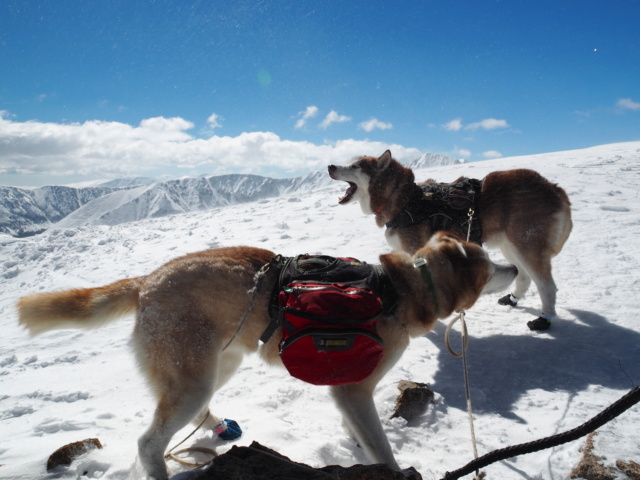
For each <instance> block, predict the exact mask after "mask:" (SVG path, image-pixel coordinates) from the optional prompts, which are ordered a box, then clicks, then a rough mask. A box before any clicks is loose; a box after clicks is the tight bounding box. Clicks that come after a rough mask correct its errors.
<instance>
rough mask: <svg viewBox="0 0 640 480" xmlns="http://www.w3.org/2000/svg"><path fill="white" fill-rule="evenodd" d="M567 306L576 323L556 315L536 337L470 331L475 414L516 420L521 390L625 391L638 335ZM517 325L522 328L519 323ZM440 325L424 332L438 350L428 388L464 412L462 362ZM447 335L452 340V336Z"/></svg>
mask: <svg viewBox="0 0 640 480" xmlns="http://www.w3.org/2000/svg"><path fill="white" fill-rule="evenodd" d="M569 311H570V313H571V314H572V315H574V316H575V318H576V320H577V321H576V320H562V319H556V320H554V322H553V327H552V328H551V329H550V330H548V331H547V332H546V333H545V334H544V335H527V334H523V335H493V336H490V337H486V338H475V337H473V334H472V333H470V336H469V347H468V350H467V363H468V372H469V383H470V391H471V399H472V404H473V410H474V411H475V412H484V413H496V414H499V415H501V416H503V417H506V418H512V419H514V420H516V421H520V422H523V420H522V419H521V418H520V417H519V416H518V415H517V414H516V413H515V412H514V411H513V410H514V405H515V403H516V402H517V401H518V400H519V399H520V397H521V396H522V395H524V394H525V393H526V392H527V391H528V390H533V389H541V390H544V391H547V392H554V391H560V392H567V393H569V394H577V393H578V392H581V391H584V390H585V389H587V388H588V387H590V386H598V385H600V386H602V387H606V388H611V389H620V390H625V391H626V390H629V389H631V388H633V387H634V386H635V385H637V384H638V382H639V380H640V333H638V332H636V331H634V330H630V329H628V328H624V327H620V326H618V325H615V324H612V323H609V321H608V320H607V319H606V318H605V317H603V316H601V315H598V314H597V313H594V312H588V311H583V310H569ZM472 323H473V322H472V321H469V320H467V326H468V329H469V330H470V331H471V332H473V330H474V329H476V328H482V326H481V325H472ZM522 327H523V329H526V328H527V327H526V324H525V323H524V322H522ZM445 328H446V327H445V325H444V324H443V323H442V322H440V323H438V326H437V327H436V329H435V332H432V333H431V334H429V335H427V338H428V339H429V340H430V341H431V342H432V343H433V344H434V345H435V346H436V347H437V348H438V349H439V350H440V352H439V354H438V366H439V369H438V372H437V373H436V375H435V378H434V381H433V383H432V384H431V385H430V386H431V388H432V390H433V391H435V392H437V393H438V394H440V395H442V396H443V399H444V402H445V403H446V404H447V406H449V407H453V408H458V409H461V410H466V408H467V404H466V397H465V388H464V376H463V375H464V374H463V362H462V359H460V358H454V357H453V356H451V354H450V353H449V352H448V351H447V349H446V348H445V345H444V330H445ZM433 333H436V335H433ZM455 337H456V335H454V334H453V332H452V339H453V338H455ZM455 340H458V343H457V345H459V335H458V336H457V338H455ZM452 343H453V341H452ZM457 348H458V347H454V350H455V349H457ZM621 396H622V394H621ZM593 413H594V415H595V414H597V413H599V412H593Z"/></svg>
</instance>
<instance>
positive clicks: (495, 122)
mask: <svg viewBox="0 0 640 480" xmlns="http://www.w3.org/2000/svg"><path fill="white" fill-rule="evenodd" d="M508 127H510V125H509V123H507V121H506V120H499V119H497V118H485V119H484V120H480V121H479V122H474V123H469V124H468V125H464V124H463V123H462V119H461V118H456V119H454V120H451V121H450V122H447V123H445V124H444V125H442V128H444V129H445V130H448V131H449V132H459V131H460V130H462V129H464V130H496V129H498V128H508Z"/></svg>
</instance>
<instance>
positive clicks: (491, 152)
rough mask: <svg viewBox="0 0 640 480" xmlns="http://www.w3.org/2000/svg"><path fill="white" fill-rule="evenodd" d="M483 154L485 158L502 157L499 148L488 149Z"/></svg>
mask: <svg viewBox="0 0 640 480" xmlns="http://www.w3.org/2000/svg"><path fill="white" fill-rule="evenodd" d="M482 156H483V157H484V158H500V157H502V153H500V152H498V151H497V150H487V151H486V152H483V153H482Z"/></svg>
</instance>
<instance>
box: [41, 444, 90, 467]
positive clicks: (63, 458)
mask: <svg viewBox="0 0 640 480" xmlns="http://www.w3.org/2000/svg"><path fill="white" fill-rule="evenodd" d="M94 448H102V444H101V443H100V440H98V439H97V438H87V439H85V440H81V441H79V442H73V443H69V444H67V445H65V446H64V447H60V448H59V449H58V450H56V451H55V452H53V453H52V454H51V456H50V457H49V460H47V470H51V469H54V468H56V467H57V466H59V465H70V464H71V462H72V461H73V459H74V458H76V457H78V456H79V455H82V454H83V453H86V452H88V451H89V450H93V449H94Z"/></svg>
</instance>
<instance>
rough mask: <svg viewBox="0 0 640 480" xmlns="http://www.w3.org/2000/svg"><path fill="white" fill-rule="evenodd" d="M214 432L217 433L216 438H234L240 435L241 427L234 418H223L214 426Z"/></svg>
mask: <svg viewBox="0 0 640 480" xmlns="http://www.w3.org/2000/svg"><path fill="white" fill-rule="evenodd" d="M214 432H215V433H216V434H217V435H218V438H220V439H222V440H226V441H229V440H235V439H237V438H240V437H241V436H242V429H241V428H240V425H238V422H236V421H235V420H229V419H228V418H225V419H224V420H223V421H222V422H220V424H218V425H217V426H216V427H215V428H214Z"/></svg>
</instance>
